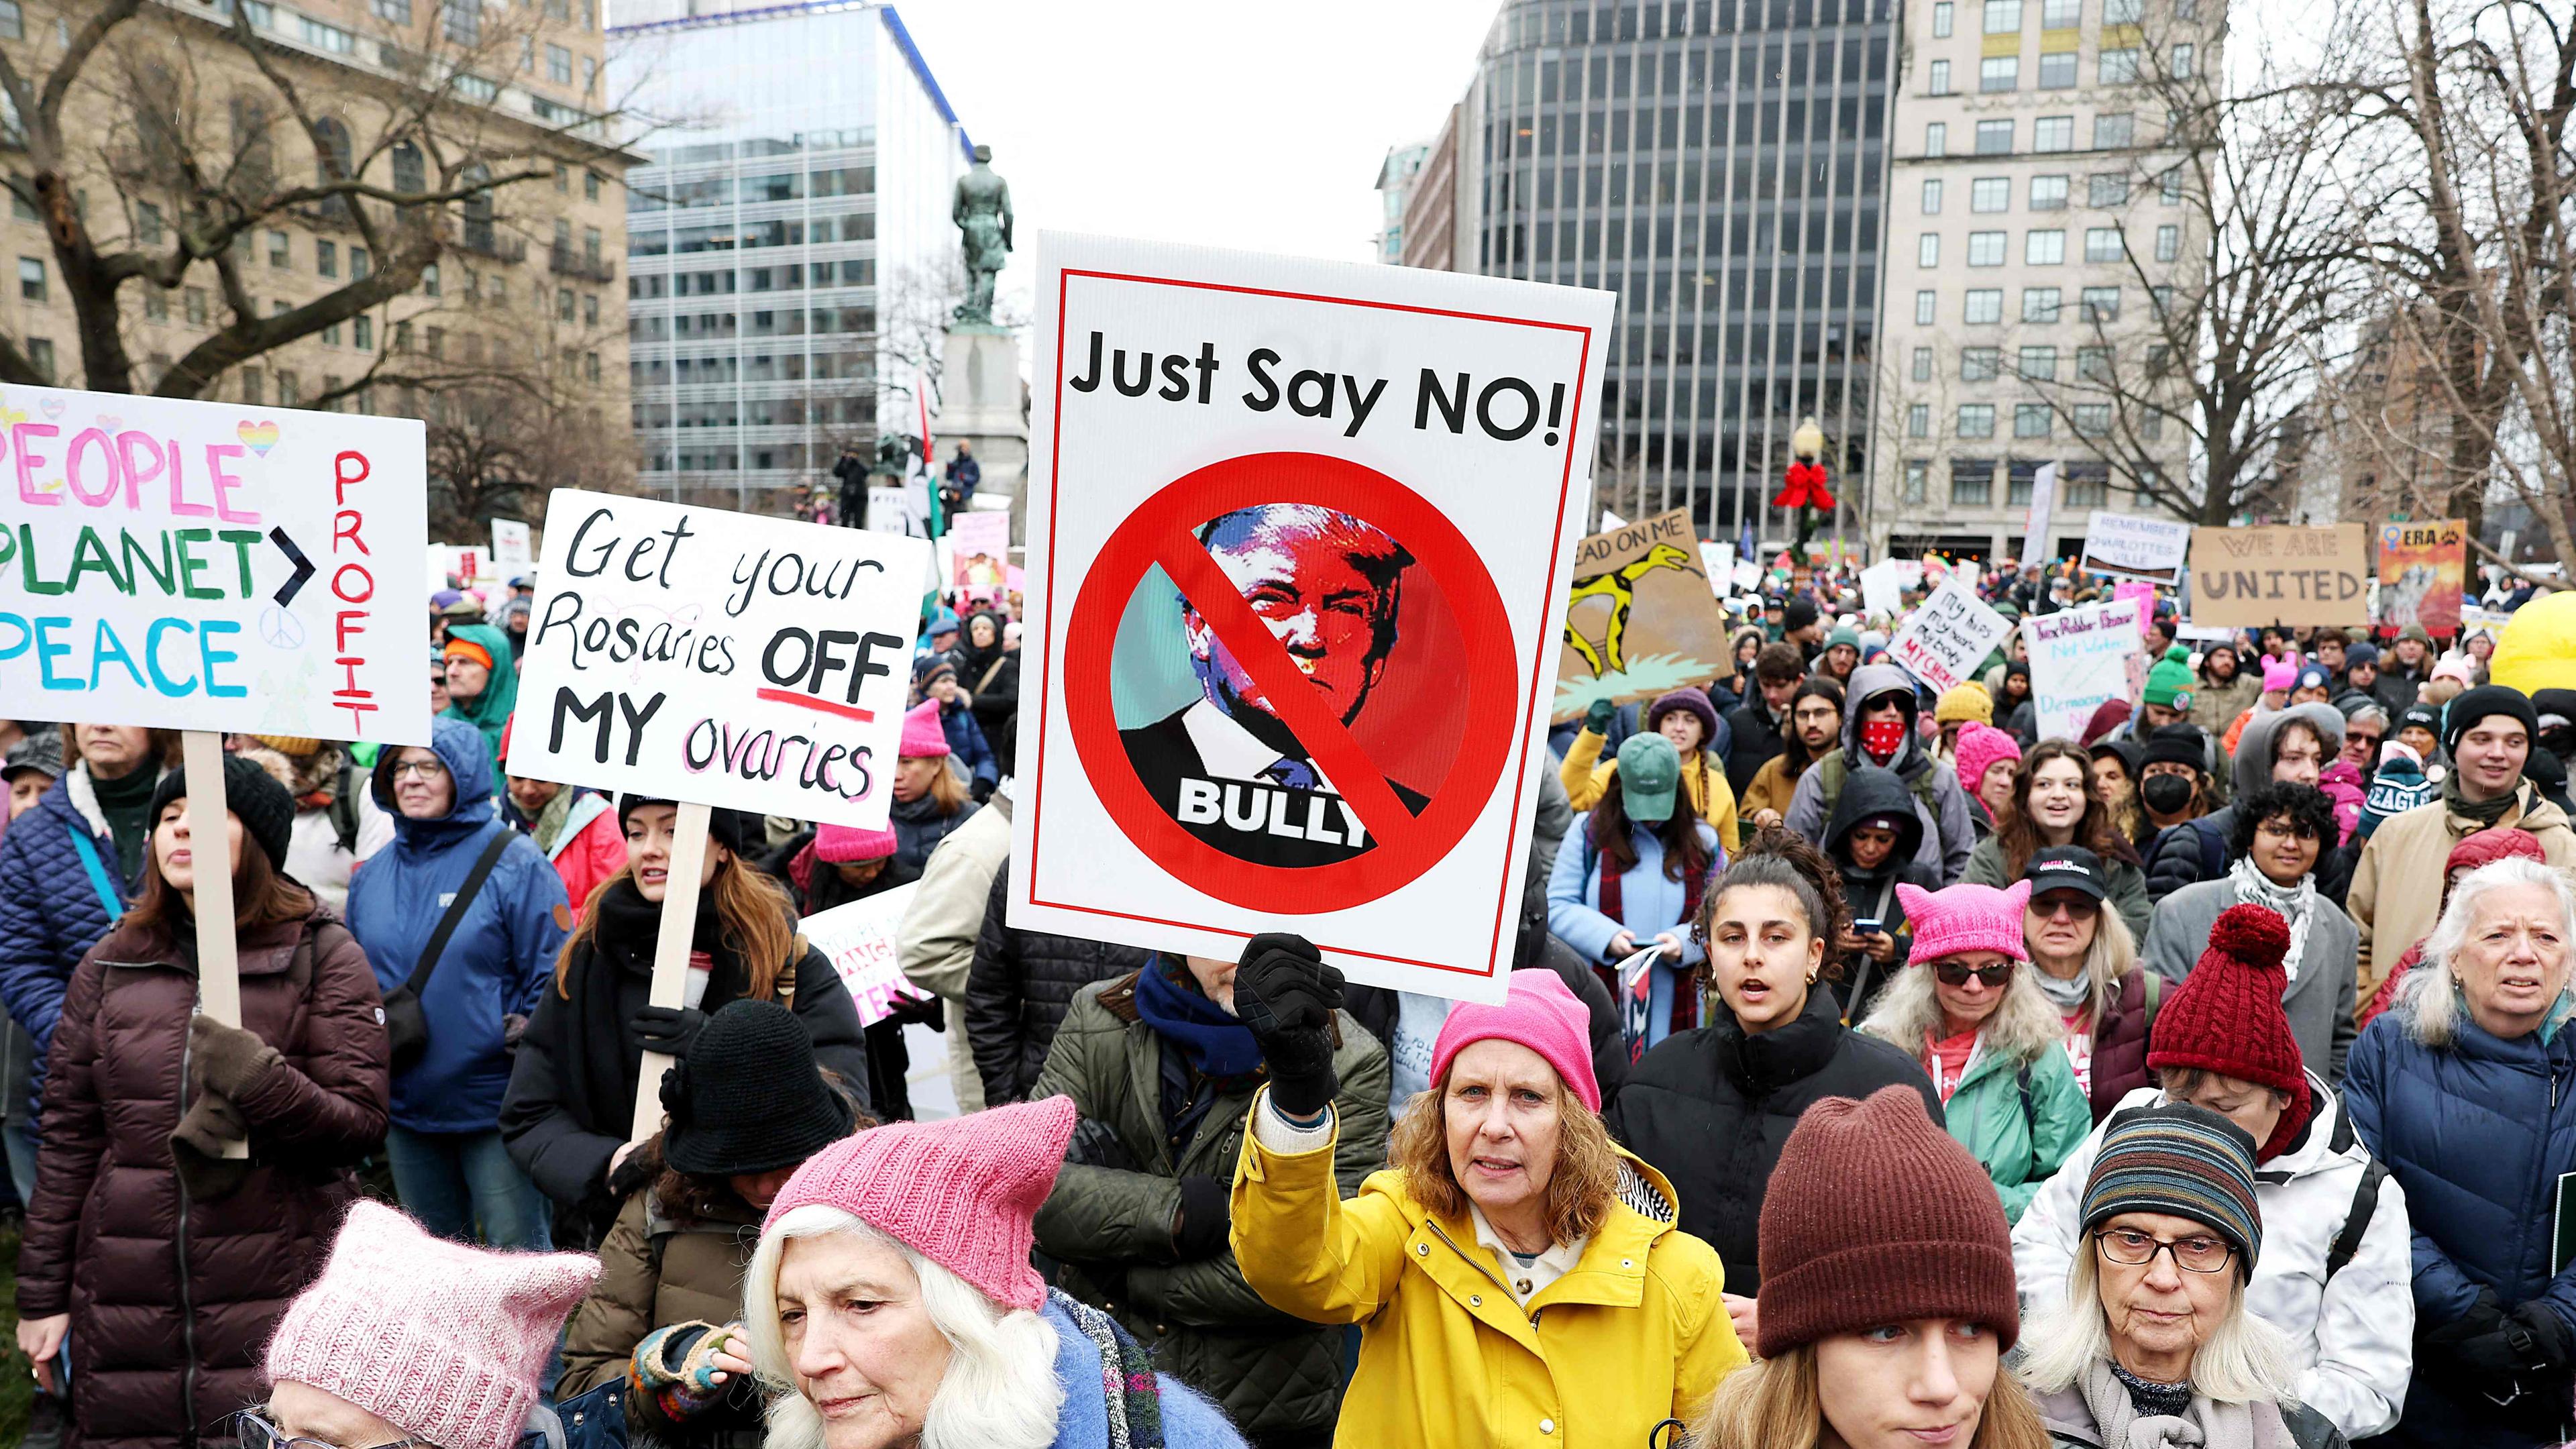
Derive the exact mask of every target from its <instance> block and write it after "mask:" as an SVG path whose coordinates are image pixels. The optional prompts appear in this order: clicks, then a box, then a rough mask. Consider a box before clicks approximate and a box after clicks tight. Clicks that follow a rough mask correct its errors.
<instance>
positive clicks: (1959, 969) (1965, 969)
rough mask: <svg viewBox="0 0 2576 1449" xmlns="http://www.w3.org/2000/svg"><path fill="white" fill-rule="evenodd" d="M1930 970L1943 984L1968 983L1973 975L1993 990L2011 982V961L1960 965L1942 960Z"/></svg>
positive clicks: (1956, 984) (1999, 989)
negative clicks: (1986, 964) (1996, 963)
mask: <svg viewBox="0 0 2576 1449" xmlns="http://www.w3.org/2000/svg"><path fill="white" fill-rule="evenodd" d="M1932 970H1933V973H1934V974H1935V975H1937V976H1939V977H1940V978H1941V984H1942V985H1944V986H1965V985H1967V984H1968V978H1969V977H1971V976H1973V977H1975V978H1977V979H1978V980H1979V981H1982V982H1984V983H1985V984H1986V985H1988V986H1991V987H1993V988H1994V989H1995V990H1997V991H2001V990H2003V989H2004V988H2005V987H2006V986H2009V985H2011V984H2012V974H2013V963H2012V962H2010V961H2005V962H2002V963H2000V964H1998V965H1994V966H1962V965H1960V964H1959V963H1958V962H1956V961H1944V962H1942V963H1941V964H1940V965H1938V966H1935V967H1933V968H1932Z"/></svg>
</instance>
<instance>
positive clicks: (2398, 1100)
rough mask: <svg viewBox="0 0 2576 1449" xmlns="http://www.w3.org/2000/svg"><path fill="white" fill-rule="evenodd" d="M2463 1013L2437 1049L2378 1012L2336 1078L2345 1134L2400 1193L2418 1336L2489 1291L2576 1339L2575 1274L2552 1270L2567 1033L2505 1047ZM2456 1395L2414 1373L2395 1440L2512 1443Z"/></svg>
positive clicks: (2569, 1158) (2565, 1118)
mask: <svg viewBox="0 0 2576 1449" xmlns="http://www.w3.org/2000/svg"><path fill="white" fill-rule="evenodd" d="M2458 1015H2459V1035H2458V1037H2457V1039H2456V1040H2455V1041H2454V1042H2453V1043H2452V1045H2450V1046H2449V1047H2446V1048H2435V1047H2429V1046H2426V1045H2424V1044H2423V1043H2421V1042H2418V1041H2417V1040H2415V1038H2414V1037H2413V1036H2411V1035H2409V1034H2408V1031H2407V1027H2408V1025H2409V1022H2408V1020H2407V1014H2406V1012H2405V1011H2404V1010H2403V1009H2402V1008H2401V1009H2400V1010H2397V1011H2390V1012H2386V1013H2384V1014H2382V1015H2380V1016H2379V1017H2377V1018H2374V1019H2373V1020H2372V1021H2371V1023H2370V1025H2369V1026H2368V1027H2367V1028H2365V1029H2364V1030H2363V1032H2362V1034H2361V1039H2360V1040H2359V1041H2357V1042H2355V1043H2354V1044H2353V1048H2352V1056H2351V1058H2350V1060H2349V1061H2348V1062H2347V1063H2346V1065H2345V1069H2344V1079H2343V1101H2344V1105H2345V1107H2346V1108H2347V1109H2348V1110H2350V1112H2351V1113H2352V1125H2353V1127H2354V1129H2355V1130H2356V1131H2358V1132H2359V1133H2360V1134H2361V1140H2362V1141H2363V1142H2364V1143H2365V1144H2366V1145H2368V1147H2369V1148H2370V1151H2371V1155H2372V1156H2374V1157H2377V1158H2378V1159H2379V1160H2380V1161H2382V1162H2384V1163H2387V1164H2388V1168H2389V1173H2390V1175H2391V1176H2393V1177H2395V1178H2396V1179H2397V1181H2398V1182H2399V1184H2400V1185H2402V1186H2403V1187H2404V1188H2405V1189H2406V1211H2407V1216H2408V1217H2409V1219H2410V1220H2411V1221H2412V1223H2413V1226H2414V1233H2415V1274H2414V1288H2415V1314H2416V1323H2417V1326H2418V1328H2419V1329H2430V1328H2438V1327H2440V1326H2442V1325H2444V1324H2447V1323H2452V1322H2455V1321H2457V1320H2458V1319H2459V1318H2461V1317H2462V1316H2463V1315H2465V1314H2466V1313H2467V1312H2468V1311H2469V1308H2470V1307H2471V1306H2472V1305H2473V1304H2475V1303H2476V1301H2477V1297H2478V1290H2479V1289H2480V1288H2493V1289H2494V1290H2495V1294H2496V1297H2497V1298H2498V1299H2499V1300H2500V1301H2501V1302H2502V1303H2503V1304H2504V1306H2505V1308H2506V1309H2507V1310H2511V1309H2513V1308H2515V1307H2518V1306H2519V1305H2521V1304H2523V1303H2527V1302H2530V1301H2531V1300H2533V1299H2540V1300H2542V1301H2544V1302H2546V1303H2547V1304H2548V1305H2549V1307H2550V1308H2552V1309H2553V1310H2555V1311H2556V1312H2557V1314H2558V1316H2559V1317H2560V1318H2561V1319H2564V1320H2565V1321H2566V1322H2567V1325H2568V1327H2569V1329H2570V1330H2571V1331H2576V1267H2570V1268H2569V1270H2568V1271H2566V1272H2563V1273H2559V1274H2557V1275H2556V1276H2554V1277H2553V1276H2552V1275H2551V1274H2550V1271H2549V1255H2550V1247H2551V1236H2552V1235H2551V1228H2550V1224H2551V1220H2552V1216H2553V1208H2554V1205H2555V1198H2556V1193H2557V1187H2558V1178H2559V1175H2560V1174H2561V1173H2567V1172H2576V1030H2569V1029H2567V1028H2566V1027H2564V1026H2562V1027H2561V1028H2559V1029H2558V1030H2557V1031H2556V1032H2555V1033H2552V1034H2550V1039H2549V1040H2547V1041H2545V1042H2544V1041H2543V1040H2542V1039H2541V1038H2542V1035H2543V1033H2540V1032H2533V1033H2531V1034H2529V1035H2527V1036H2524V1037H2521V1038H2519V1039H2517V1040H2514V1041H2506V1040H2503V1039H2501V1038H2499V1037H2496V1036H2492V1035H2490V1034H2488V1033H2487V1032H2485V1031H2482V1030H2480V1029H2479V1027H2478V1025H2477V1023H2475V1022H2474V1021H2471V1020H2470V1019H2469V1015H2468V1012H2467V1011H2466V1010H2465V1009H2463V1010H2461V1011H2460V1012H2459V1014H2458ZM2459 1392H2460V1395H2466V1394H2469V1393H2470V1392H2471V1391H2469V1390H2465V1389H2463V1390H2461V1391H2459ZM2458 1398H2459V1396H2458V1395H2454V1394H2453V1393H2452V1392H2451V1391H2450V1390H2449V1389H2448V1388H2447V1387H2446V1386H2445V1385H2444V1384H2443V1383H2442V1381H2441V1375H2439V1374H2423V1373H2419V1374H2417V1375H2416V1376H2415V1380H2414V1384H2413V1386H2412V1387H2410V1388H2409V1389H2408V1390H2407V1394H2406V1413H2405V1417H2404V1418H2403V1419H2402V1420H2401V1421H2400V1426H2399V1428H2398V1429H2397V1431H2396V1437H2397V1438H2399V1439H2402V1440H2408V1441H2411V1442H2415V1443H2437V1444H2439V1443H2461V1444H2467V1443H2472V1442H2479V1443H2486V1444H2495V1443H2507V1442H2516V1441H2513V1440H2511V1439H2510V1438H2507V1439H2498V1438H2497V1437H2496V1433H2497V1429H2496V1426H2495V1424H2494V1422H2493V1421H2492V1420H2490V1419H2488V1418H2486V1417H2485V1416H2483V1415H2479V1414H2474V1413H2471V1412H2469V1411H2468V1410H2467V1407H2466V1405H2465V1403H2464V1402H2461V1401H2455V1400H2457V1399H2458ZM2529 1442H2534V1443H2537V1442H2539V1441H2537V1440H2532V1441H2529Z"/></svg>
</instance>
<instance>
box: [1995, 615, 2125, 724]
mask: <svg viewBox="0 0 2576 1449" xmlns="http://www.w3.org/2000/svg"><path fill="white" fill-rule="evenodd" d="M2021 632H2022V638H2023V640H2024V641H2026V642H2027V643H2028V644H2029V645H2030V693H2031V712H2032V713H2033V714H2034V715H2036V716H2037V720H2036V722H2035V723H2034V725H2033V726H2032V727H2033V728H2035V729H2036V730H2038V731H2039V735H2040V738H2042V739H2069V740H2075V739H2082V738H2083V737H2084V726H2085V725H2086V724H2088V723H2090V722H2091V721H2092V718H2093V711H2095V710H2096V709H2099V708H2101V707H2102V705H2103V704H2104V703H2105V702H2107V701H2109V700H2114V699H2126V698H2128V697H2129V661H2130V660H2131V659H2132V658H2134V657H2135V656H2136V655H2138V654H2139V653H2140V652H2142V651H2143V650H2144V649H2145V648H2146V641H2145V639H2144V638H2143V637H2142V636H2141V634H2140V632H2139V629H2138V601H2137V600H2135V599H2115V600H2113V601H2112V602H2110V603H2107V604H2084V605H2080V606H2078V607H2076V608H2072V609H2061V610H2059V611H2058V612H2056V613H2054V614H2041V615H2037V616H2035V617H2032V618H2028V619H2024V620H2022V621H2021Z"/></svg>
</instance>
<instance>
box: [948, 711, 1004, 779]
mask: <svg viewBox="0 0 2576 1449" xmlns="http://www.w3.org/2000/svg"><path fill="white" fill-rule="evenodd" d="M939 727H940V729H942V730H944V731H946V732H947V735H948V753H949V754H950V755H952V756H954V757H956V760H957V763H958V764H960V765H963V766H965V767H966V778H967V779H968V780H969V781H973V780H981V781H983V782H984V783H985V784H987V785H995V784H999V783H1001V779H1002V762H1001V761H1000V760H998V759H995V758H994V756H993V745H992V742H991V741H990V740H987V739H985V738H984V727H983V726H982V725H979V724H977V723H976V722H975V708H974V706H972V705H965V704H943V705H941V706H940V707H939Z"/></svg>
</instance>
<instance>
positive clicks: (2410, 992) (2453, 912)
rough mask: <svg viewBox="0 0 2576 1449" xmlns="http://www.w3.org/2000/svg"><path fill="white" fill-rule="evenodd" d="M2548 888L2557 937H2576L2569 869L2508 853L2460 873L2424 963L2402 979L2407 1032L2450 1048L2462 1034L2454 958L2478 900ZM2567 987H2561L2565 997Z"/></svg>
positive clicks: (2427, 942) (2400, 1007) (2401, 1011)
mask: <svg viewBox="0 0 2576 1449" xmlns="http://www.w3.org/2000/svg"><path fill="white" fill-rule="evenodd" d="M2527 885H2536V886H2542V887H2545V888H2546V889H2547V890H2548V891H2549V894H2550V898H2551V900H2552V901H2553V902H2554V903H2555V904H2556V905H2557V907H2558V919H2559V939H2560V940H2561V941H2567V940H2576V887H2571V886H2570V885H2569V884H2568V881H2567V873H2566V872H2565V871H2562V870H2560V869H2558V868H2557V867H2556V866H2552V865H2544V864H2542V863H2541V862H2539V861H2536V860H2533V859H2531V858H2530V857H2529V856H2523V855H2508V856H2506V857H2505V858H2504V859H2502V860H2498V861H2491V862H2489V863H2487V864H2485V865H2482V866H2479V867H2478V868H2477V869H2476V870H2473V871H2470V872H2469V873H2468V874H2467V875H2465V876H2462V877H2460V883H2459V884H2458V885H2456V886H2454V887H2452V888H2451V900H2450V904H2448V905H2446V906H2444V907H2443V908H2442V918H2441V919H2440V920H2439V921H2437V922H2435V923H2434V926H2433V934H2431V935H2429V936H2427V937H2425V938H2424V961H2423V964H2422V965H2420V966H2418V967H2416V968H2415V969H2414V970H2412V971H2409V972H2407V973H2406V979H2405V980H2404V981H2402V982H2400V983H2398V987H2397V1012H2398V1015H2399V1017H2400V1019H2402V1020H2403V1021H2404V1022H2405V1023H2406V1030H2407V1033H2408V1034H2409V1035H2411V1036H2413V1037H2414V1038H2415V1040H2416V1041H2418V1042H2421V1043H2422V1044H2424V1045H2425V1046H2428V1047H2447V1046H2449V1045H2450V1044H2451V1043H2452V1042H2453V1041H2455V1040H2457V1039H2458V1037H2459V1034H2460V1010H2461V1001H2460V977H2459V973H2458V972H2457V971H2455V970H2453V969H2452V967H2451V960H2452V958H2453V957H2454V956H2457V955H2458V954H2459V951H2460V948H2461V947H2462V946H2464V945H2466V944H2468V939H2469V924H2470V922H2471V921H2472V920H2473V919H2475V917H2476V915H2477V910H2478V903H2479V902H2481V901H2483V900H2485V899H2486V898H2487V896H2488V895H2489V894H2490V893H2491V892H2494V891H2498V890H2503V889H2506V888H2508V887H2511V886H2527ZM2566 995H2567V988H2566V987H2565V986H2562V987H2560V989H2559V997H2560V999H2561V1000H2564V999H2565V998H2566Z"/></svg>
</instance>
